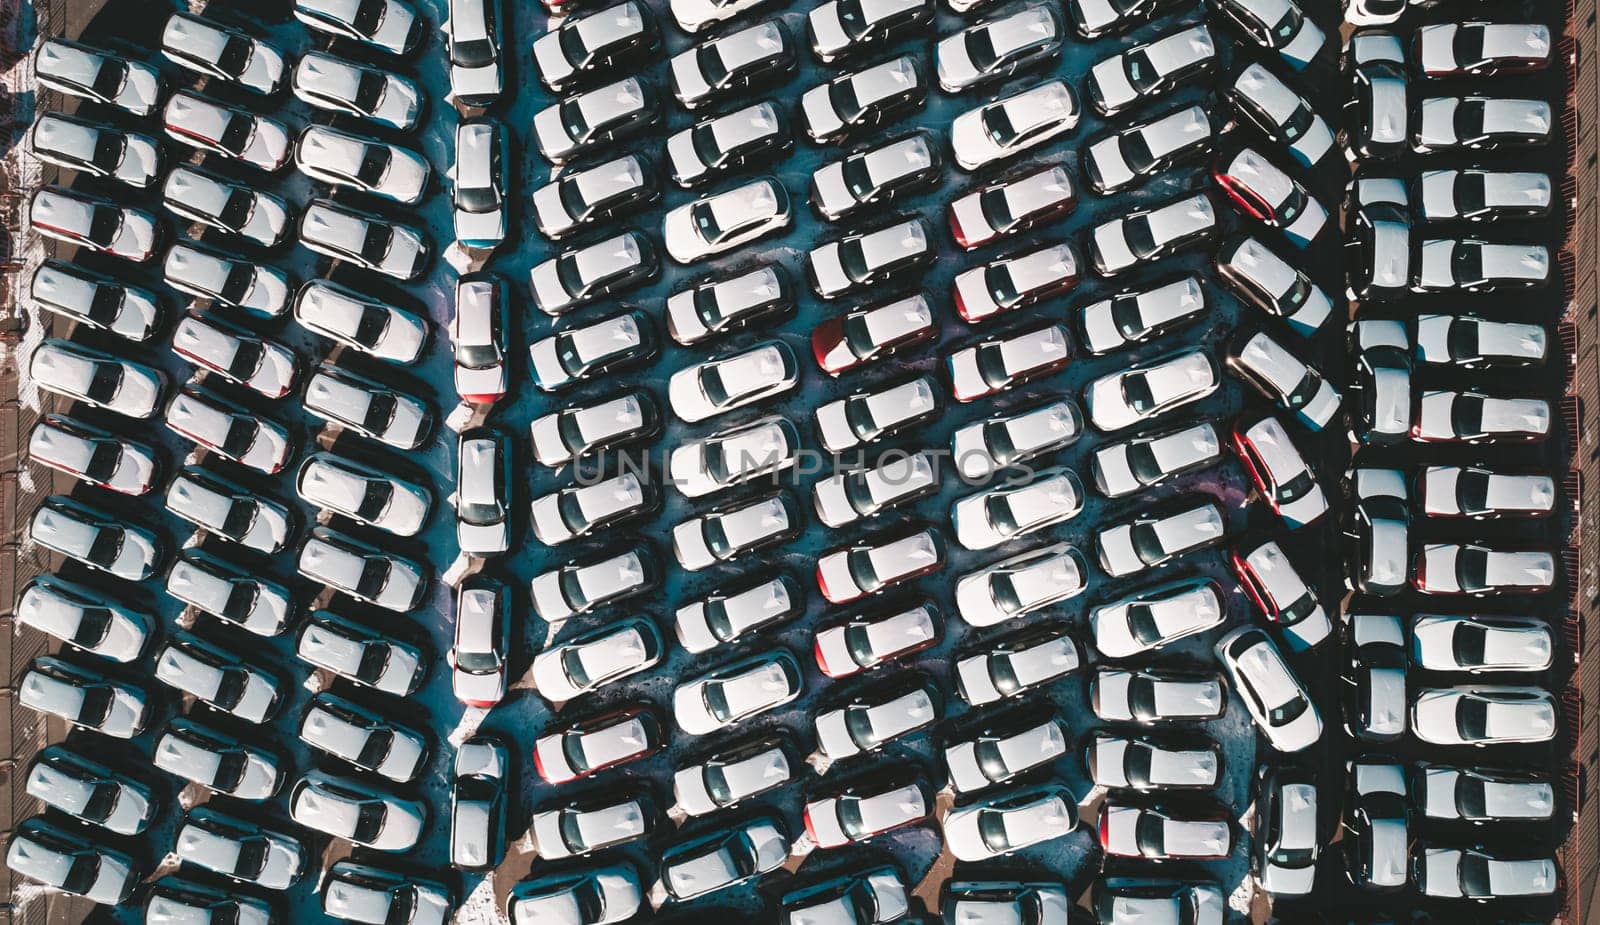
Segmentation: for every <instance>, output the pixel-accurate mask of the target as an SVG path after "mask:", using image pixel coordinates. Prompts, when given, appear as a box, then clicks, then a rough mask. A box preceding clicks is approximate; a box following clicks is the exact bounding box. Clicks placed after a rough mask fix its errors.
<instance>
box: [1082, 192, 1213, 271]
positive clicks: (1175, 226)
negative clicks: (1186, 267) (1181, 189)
mask: <svg viewBox="0 0 1600 925" xmlns="http://www.w3.org/2000/svg"><path fill="white" fill-rule="evenodd" d="M1216 229H1217V210H1216V206H1214V205H1213V204H1212V202H1211V197H1210V196H1208V195H1206V194H1205V193H1203V192H1202V193H1199V194H1196V195H1193V196H1188V197H1185V198H1183V199H1179V200H1177V201H1175V202H1168V203H1164V204H1162V205H1158V206H1154V207H1151V208H1146V209H1139V210H1137V211H1134V212H1133V213H1131V214H1129V215H1126V216H1123V217H1122V218H1114V219H1111V220H1110V221H1107V222H1102V223H1101V224H1099V225H1096V226H1095V227H1094V229H1093V230H1092V231H1091V232H1090V233H1089V259H1091V260H1093V261H1094V267H1095V270H1097V271H1098V272H1099V273H1100V275H1101V276H1114V275H1116V274H1118V273H1122V272H1124V271H1126V270H1130V269H1132V268H1133V267H1135V266H1138V265H1139V264H1141V263H1148V262H1150V261H1154V260H1158V259H1160V258H1162V257H1165V256H1167V255H1169V254H1172V253H1175V252H1177V251H1179V250H1182V249H1183V248H1185V247H1187V246H1189V245H1191V244H1195V243H1197V242H1200V241H1203V240H1205V239H1206V238H1209V237H1210V236H1211V235H1212V234H1213V233H1214V232H1215V231H1216Z"/></svg>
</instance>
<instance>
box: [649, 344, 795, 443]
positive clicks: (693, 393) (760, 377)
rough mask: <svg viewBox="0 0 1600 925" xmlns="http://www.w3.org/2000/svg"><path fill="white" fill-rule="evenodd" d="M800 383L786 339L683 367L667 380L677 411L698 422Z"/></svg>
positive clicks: (791, 351) (670, 396)
mask: <svg viewBox="0 0 1600 925" xmlns="http://www.w3.org/2000/svg"><path fill="white" fill-rule="evenodd" d="M799 382H800V365H799V363H798V362H797V361H796V360H795V356H794V351H793V350H792V349H790V347H789V345H788V344H787V343H784V342H783V341H777V340H774V341H768V342H766V343H762V344H756V345H755V346H753V347H750V348H748V349H745V350H742V351H740V352H738V353H733V354H729V355H726V356H722V357H718V358H716V359H712V360H707V361H705V362H703V363H696V364H694V365H691V366H688V367H685V368H683V369H680V370H679V371H677V372H676V373H673V374H672V378H671V379H670V380H669V381H668V383H667V395H668V398H669V400H670V401H671V404H672V410H673V413H675V414H676V415H677V416H678V417H679V418H680V419H682V420H684V421H688V422H689V423H695V422H698V421H704V420H706V419H708V418H712V417H716V416H718V415H722V414H726V413H727V412H729V411H732V410H733V409H735V408H739V407H743V406H744V405H749V404H753V403H756V402H760V401H765V400H766V399H769V398H773V397H775V396H778V395H782V394H783V393H785V392H789V391H791V390H793V389H794V388H795V386H797V385H798V384H799Z"/></svg>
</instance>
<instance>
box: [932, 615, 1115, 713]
mask: <svg viewBox="0 0 1600 925" xmlns="http://www.w3.org/2000/svg"><path fill="white" fill-rule="evenodd" d="M1081 667H1083V653H1082V652H1081V651H1080V650H1079V648H1078V644H1077V643H1076V642H1075V641H1073V639H1072V637H1071V636H1070V635H1068V634H1067V632H1066V631H1065V630H1061V629H1058V628H1054V627H1051V626H1049V625H1044V626H1040V627H1036V628H1034V629H1032V630H1028V631H1025V632H1023V633H1022V634H1021V635H1016V636H1011V637H1008V638H1007V639H1006V640H1005V641H1003V642H1000V643H998V644H995V645H993V646H991V647H990V648H988V649H987V650H984V651H979V652H975V653H973V654H971V655H966V656H963V657H961V658H960V659H959V660H958V661H957V662H956V691H957V692H958V693H959V694H960V695H961V699H962V700H965V701H966V702H967V703H968V704H969V705H971V706H974V707H980V706H983V705H985V704H990V703H995V702H997V701H1000V700H1004V699H1006V698H1008V697H1021V696H1022V695H1024V694H1026V693H1027V692H1028V691H1030V690H1035V689H1037V688H1040V687H1044V686H1046V685H1049V684H1053V683H1055V682H1056V681H1058V680H1060V679H1062V678H1064V677H1066V676H1067V675H1069V674H1071V673H1073V672H1074V671H1077V670H1078V669H1079V668H1081Z"/></svg>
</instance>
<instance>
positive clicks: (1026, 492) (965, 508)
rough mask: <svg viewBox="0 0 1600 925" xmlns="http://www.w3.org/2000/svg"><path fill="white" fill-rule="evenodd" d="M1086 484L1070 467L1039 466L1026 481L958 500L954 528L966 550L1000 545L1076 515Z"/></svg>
mask: <svg viewBox="0 0 1600 925" xmlns="http://www.w3.org/2000/svg"><path fill="white" fill-rule="evenodd" d="M1081 510H1083V485H1082V484H1081V483H1080V482H1079V481H1078V477H1077V476H1076V475H1074V474H1073V473H1072V471H1071V470H1070V469H1065V468H1051V469H1040V470H1036V471H1035V472H1033V473H1032V475H1031V478H1030V480H1029V481H1028V482H1027V483H1026V484H1020V485H1017V484H1008V485H1001V486H1000V487H998V488H989V489H985V490H983V491H980V492H977V493H976V494H972V495H968V496H966V497H964V498H960V499H958V500H957V501H956V502H955V503H954V504H952V505H951V506H950V526H951V527H952V528H954V530H955V533H956V541H957V542H959V543H960V544H961V545H962V546H965V547H966V548H967V549H973V550H982V549H989V548H992V547H994V546H998V545H1000V544H1001V543H1005V542H1009V541H1011V540H1014V539H1017V538H1019V537H1023V536H1027V535H1028V534H1030V533H1033V532H1035V531H1038V530H1043V529H1045V528H1047V527H1051V526H1054V525H1055V524H1059V523H1062V522H1065V521H1067V520H1070V519H1072V518H1073V517H1076V516H1077V514H1078V512H1079V511H1081Z"/></svg>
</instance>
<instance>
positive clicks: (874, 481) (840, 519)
mask: <svg viewBox="0 0 1600 925" xmlns="http://www.w3.org/2000/svg"><path fill="white" fill-rule="evenodd" d="M938 488H939V473H938V468H937V466H936V464H935V463H934V461H933V459H932V458H930V457H929V456H928V455H927V454H926V453H914V454H898V453H888V454H885V455H884V457H883V458H882V459H881V460H880V461H879V462H878V463H877V464H876V465H872V466H867V467H864V468H851V469H846V470H843V471H838V472H835V473H834V474H833V475H831V476H829V477H827V478H825V479H823V480H822V481H820V482H818V483H816V485H814V486H812V495H811V498H812V501H813V503H814V505H815V507H816V509H817V519H818V520H821V521H822V522H823V523H824V524H826V525H828V526H829V527H833V528H834V529H838V528H839V527H844V526H848V525H850V524H853V523H855V522H857V521H860V520H865V519H867V518H869V517H876V516H877V515H879V514H882V513H884V512H885V511H888V510H891V509H893V508H896V507H899V506H900V505H903V504H909V503H911V502H913V501H915V500H917V499H918V498H923V497H926V496H927V495H930V494H932V493H934V492H935V491H937V490H938Z"/></svg>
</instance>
